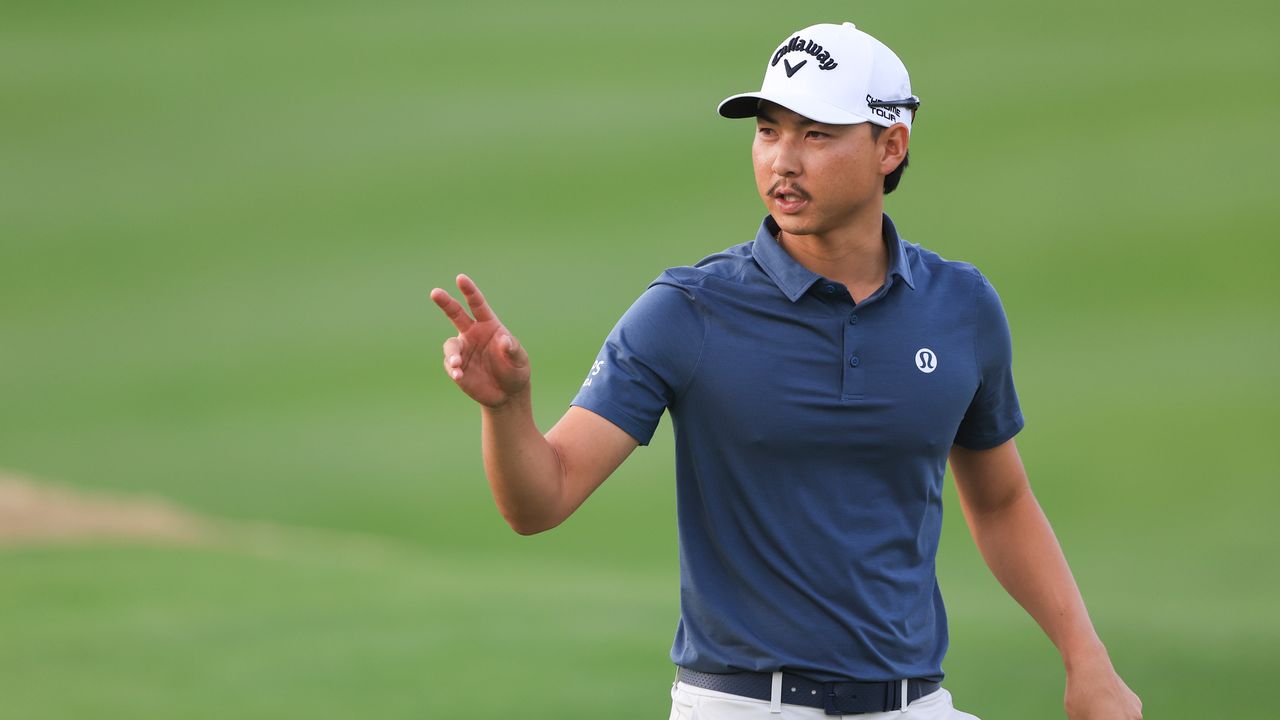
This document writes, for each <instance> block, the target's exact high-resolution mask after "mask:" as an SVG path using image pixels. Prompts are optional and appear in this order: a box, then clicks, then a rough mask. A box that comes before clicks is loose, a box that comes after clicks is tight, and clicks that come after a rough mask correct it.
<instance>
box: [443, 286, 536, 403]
mask: <svg viewBox="0 0 1280 720" xmlns="http://www.w3.org/2000/svg"><path fill="white" fill-rule="evenodd" d="M458 289H459V290H461V291H462V296H463V297H464V298H465V299H466V301H467V306H468V307H470V308H471V315H468V314H467V311H466V310H465V309H463V307H462V305H461V303H459V302H458V301H457V300H454V299H453V297H451V296H450V295H449V293H447V292H445V291H444V290H441V289H440V288H435V289H433V290H432V291H431V300H432V301H433V302H435V304H436V305H439V306H440V309H441V310H443V311H444V314H445V315H447V316H448V317H449V320H450V321H451V322H452V323H453V326H454V327H455V328H457V329H458V334H457V335H456V336H454V337H451V338H449V339H448V340H445V342H444V370H445V373H446V374H447V375H448V376H449V377H450V378H452V379H453V382H454V383H455V384H457V386H458V387H460V388H462V391H463V392H465V393H466V394H467V395H469V396H470V397H471V399H472V400H475V401H476V402H478V403H480V404H481V405H484V406H486V407H491V408H499V407H502V406H504V405H506V404H507V403H509V402H511V400H512V399H514V398H516V397H517V396H520V395H522V394H527V393H528V391H529V355H528V354H527V353H526V352H525V351H524V348H523V347H521V346H520V343H519V341H517V340H516V338H515V336H514V335H512V334H511V333H510V332H509V331H508V330H507V329H506V328H505V327H504V326H503V325H502V322H501V321H500V320H498V316H497V315H494V313H493V309H492V308H490V307H489V304H488V303H486V302H485V299H484V295H482V294H481V293H480V288H478V287H476V284H475V283H474V282H472V280H471V278H469V277H467V276H466V275H459V276H458ZM472 315H474V316H475V317H474V318H473V317H472Z"/></svg>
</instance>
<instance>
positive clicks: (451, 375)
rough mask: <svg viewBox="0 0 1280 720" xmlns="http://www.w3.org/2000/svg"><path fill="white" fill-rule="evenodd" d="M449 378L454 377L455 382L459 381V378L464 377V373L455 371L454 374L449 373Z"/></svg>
mask: <svg viewBox="0 0 1280 720" xmlns="http://www.w3.org/2000/svg"><path fill="white" fill-rule="evenodd" d="M449 376H450V377H452V378H453V379H454V380H457V379H458V378H460V377H462V371H461V370H454V371H453V372H451V373H449Z"/></svg>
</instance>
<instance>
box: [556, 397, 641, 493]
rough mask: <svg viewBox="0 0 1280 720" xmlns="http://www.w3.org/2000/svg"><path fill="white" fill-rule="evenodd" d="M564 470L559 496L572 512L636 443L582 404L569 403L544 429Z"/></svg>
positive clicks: (624, 458)
mask: <svg viewBox="0 0 1280 720" xmlns="http://www.w3.org/2000/svg"><path fill="white" fill-rule="evenodd" d="M547 442H549V443H551V447H552V448H554V449H555V451H556V455H557V456H559V458H560V467H561V469H562V470H563V472H564V487H563V493H562V494H561V498H562V499H563V501H564V502H565V503H566V504H567V505H568V508H567V510H568V512H569V513H572V512H573V511H574V510H576V509H577V508H578V506H579V505H581V504H582V503H583V502H585V501H586V499H587V497H588V496H590V495H591V493H592V492H595V489H596V488H598V487H600V484H601V483H603V482H604V481H605V478H607V477H609V476H610V475H612V474H613V471H614V470H617V469H618V466H619V465H621V464H622V462H623V461H624V460H626V459H627V458H628V457H629V456H630V455H631V452H632V451H633V450H635V449H636V448H637V447H639V443H637V442H636V439H635V438H633V437H631V436H630V435H629V434H627V433H626V431H624V430H623V429H622V428H620V427H618V426H617V425H614V424H613V423H611V422H609V421H608V420H605V419H604V418H602V417H600V416H599V415H597V414H595V413H593V412H591V411H590V410H587V409H586V408H583V407H578V406H573V407H570V408H569V410H568V412H566V413H565V414H564V417H562V418H560V422H557V423H556V424H555V427H553V428H551V430H549V431H548V432H547Z"/></svg>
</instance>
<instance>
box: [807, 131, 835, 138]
mask: <svg viewBox="0 0 1280 720" xmlns="http://www.w3.org/2000/svg"><path fill="white" fill-rule="evenodd" d="M805 137H811V138H825V137H831V136H830V135H828V134H826V133H824V132H821V131H818V130H810V131H809V132H807V133H805Z"/></svg>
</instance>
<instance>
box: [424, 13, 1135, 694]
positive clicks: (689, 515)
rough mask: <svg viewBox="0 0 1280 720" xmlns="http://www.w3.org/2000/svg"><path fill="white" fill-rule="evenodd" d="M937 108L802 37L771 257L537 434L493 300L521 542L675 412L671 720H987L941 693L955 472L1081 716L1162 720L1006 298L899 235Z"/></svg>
mask: <svg viewBox="0 0 1280 720" xmlns="http://www.w3.org/2000/svg"><path fill="white" fill-rule="evenodd" d="M918 107H919V100H918V99H916V98H915V97H914V96H913V95H912V93H911V84H910V79H909V77H908V74H907V71H906V68H905V67H904V66H903V65H902V62H901V61H900V60H899V59H898V57H897V56H896V55H895V54H894V53H893V52H892V51H890V50H889V48H887V47H885V46H884V45H883V44H881V43H880V42H879V41H878V40H876V39H875V38H873V37H871V36H870V35H867V34H866V33H863V32H862V31H860V30H858V29H857V28H855V27H854V26H853V25H852V24H851V23H845V24H843V25H826V24H824V25H815V26H813V27H809V28H806V29H804V30H801V31H799V32H798V33H795V34H793V35H791V36H789V37H788V38H787V39H786V40H784V41H783V43H782V44H781V45H779V46H777V47H776V48H774V49H773V50H772V51H771V53H770V55H769V58H768V64H767V69H766V72H765V79H764V84H763V87H762V88H761V90H760V92H756V93H746V94H743V95H737V96H734V97H731V98H729V99H727V100H725V101H724V102H723V103H721V105H720V108H719V111H720V114H722V115H724V116H726V117H732V118H745V117H754V118H756V123H757V131H756V136H755V140H754V143H753V146H752V157H753V162H754V165H755V176H756V185H757V188H758V190H759V192H760V195H761V198H762V199H763V200H764V202H765V205H766V206H767V207H768V209H769V213H770V214H769V216H768V217H766V218H765V220H764V222H763V223H762V224H761V226H760V229H759V232H758V233H757V235H756V238H755V240H753V241H751V242H747V243H743V244H741V245H737V246H735V247H731V248H729V249H728V250H726V251H724V252H723V253H719V254H717V255H713V256H711V257H708V258H706V259H704V260H702V261H701V262H700V263H698V264H697V265H696V266H693V267H684V268H673V269H671V270H668V271H666V272H664V273H663V274H662V275H661V276H660V277H659V278H658V279H657V280H656V281H655V282H654V283H653V284H652V285H651V286H650V287H649V289H648V290H646V291H645V293H644V294H643V295H642V296H641V297H640V299H639V300H637V301H636V303H635V305H633V306H632V307H631V309H630V310H628V311H627V313H626V314H625V315H624V316H623V318H622V319H621V320H620V321H619V322H618V324H617V326H616V327H615V328H614V330H613V331H612V333H611V334H610V335H609V337H608V339H607V340H606V341H605V344H604V348H603V349H602V351H601V353H600V355H599V357H598V358H597V360H596V362H595V363H594V364H593V366H592V368H591V371H590V374H589V375H588V377H587V379H586V381H585V382H584V383H583V387H582V389H581V391H580V392H579V394H578V396H577V397H576V398H575V399H574V401H573V404H572V406H571V407H570V408H569V410H568V412H566V413H565V415H564V417H563V418H562V419H561V420H560V421H559V422H558V423H557V424H556V425H555V427H553V428H552V429H551V430H550V431H549V432H547V433H546V435H545V436H544V435H543V434H542V433H540V432H539V431H538V429H537V427H536V426H535V425H534V422H533V417H532V412H531V405H530V389H529V359H528V356H527V355H526V354H525V352H524V350H523V349H522V348H521V346H520V344H519V343H518V342H517V341H516V339H515V337H514V336H513V335H512V334H511V333H510V332H509V331H507V330H506V329H505V328H504V327H503V326H502V324H501V323H500V322H499V320H498V319H497V317H496V316H495V315H494V313H493V311H492V310H491V309H490V308H489V306H488V305H487V304H486V303H485V300H484V297H483V296H482V295H481V293H480V290H479V289H478V288H477V287H476V286H475V284H474V283H473V282H471V280H470V279H468V278H467V277H466V276H459V277H458V287H459V289H460V290H461V291H462V293H463V295H464V296H465V298H466V300H467V304H468V305H469V306H470V308H471V311H472V313H473V315H474V319H473V318H472V317H470V316H468V314H467V313H466V311H465V310H464V309H463V308H462V306H461V305H460V304H459V303H458V302H457V301H455V300H453V299H452V298H451V297H450V296H449V295H448V293H446V292H444V291H443V290H440V289H439V288H437V289H435V290H433V291H432V299H433V300H434V301H435V302H436V303H437V304H438V305H439V306H440V307H441V309H442V310H443V311H444V312H445V314H446V315H448V316H449V318H450V319H451V320H452V321H453V323H454V325H455V326H456V327H457V329H458V333H459V334H458V335H457V336H456V337H453V338H450V339H449V340H448V341H446V342H445V344H444V367H445V370H446V372H447V373H448V374H449V376H450V377H451V378H452V379H453V380H454V382H455V383H457V385H458V386H459V387H460V388H461V389H462V390H463V391H464V392H466V393H467V394H468V395H470V396H471V397H472V398H474V399H475V400H476V401H477V402H479V403H480V405H481V406H482V422H483V445H484V461H485V469H486V472H487V474H488V477H489V483H490V486H491V488H492V490H493V495H494V498H495V500H496V502H497V505H498V508H499V509H500V510H501V512H502V514H503V516H504V517H505V518H506V519H507V521H508V522H509V523H510V524H511V526H512V527H513V528H514V529H515V530H516V531H517V532H519V533H522V534H527V533H535V532H541V531H543V530H546V529H549V528H551V527H554V526H556V525H557V524H559V523H560V522H561V521H563V520H564V519H565V518H566V517H568V516H569V514H571V513H572V512H573V511H574V510H575V509H576V508H577V507H578V506H579V505H580V504H581V503H582V502H583V501H584V500H585V499H586V498H587V496H588V495H590V493H591V492H592V491H593V490H594V489H595V488H596V487H598V486H599V484H600V483H601V482H603V481H604V479H605V478H607V477H608V476H609V475H610V474H611V473H612V472H613V471H614V470H615V469H616V468H617V467H618V466H619V465H620V464H621V463H622V462H623V460H625V459H626V457H627V456H628V455H629V454H630V453H631V452H632V450H634V449H635V447H636V446H637V445H638V444H646V443H647V442H648V441H649V439H650V437H651V436H652V434H653V432H654V429H655V427H656V425H657V423H658V420H659V418H660V416H661V414H662V413H663V412H664V410H665V411H669V412H670V413H671V416H672V420H673V426H674V429H675V435H676V476H677V488H678V501H679V502H678V506H679V529H680V560H681V620H680V624H679V626H678V627H677V630H676V638H675V643H674V646H673V647H672V651H671V655H672V659H673V660H674V661H675V663H676V665H678V666H679V672H678V675H677V683H676V684H675V686H674V687H673V690H672V696H673V705H672V717H673V718H675V717H679V718H687V717H691V716H692V715H693V714H694V713H695V712H696V714H697V717H699V718H701V719H702V720H708V719H714V718H720V717H724V718H729V717H732V718H754V717H760V718H770V717H784V718H812V717H824V716H826V715H856V716H858V717H860V718H890V717H906V718H909V719H916V718H919V719H925V718H929V719H932V718H971V717H972V716H971V715H968V714H965V713H962V712H960V711H958V710H955V709H954V708H953V706H952V701H951V696H950V694H949V693H948V692H947V691H946V690H945V689H943V688H941V687H940V685H939V683H940V681H941V680H942V677H943V674H942V668H941V663H942V659H943V656H944V654H945V652H946V647H947V624H946V615H945V610H944V607H943V604H942V597H941V594H940V592H939V590H938V586H937V579H936V576H935V573H934V561H935V557H936V552H937V545H938V536H939V532H940V527H941V512H942V508H941V491H942V481H943V474H944V470H945V466H946V463H947V461H948V460H950V462H951V466H952V468H953V472H954V476H955V482H956V486H957V489H958V490H959V496H960V500H961V505H962V508H963V510H964V512H965V516H966V519H967V520H968V523H969V527H970V529H971V531H972V533H973V536H974V538H975V540H976V541H977V543H978V546H979V548H980V550H981V551H982V554H983V556H984V558H985V559H986V561H987V563H988V565H989V566H990V567H991V569H992V571H993V572H994V574H995V575H996V577H997V578H998V579H999V580H1000V582H1001V583H1002V584H1003V585H1004V587H1005V588H1006V589H1007V590H1008V592H1009V593H1010V594H1011V595H1012V596H1013V597H1014V598H1015V599H1016V600H1017V601H1018V602H1019V603H1021V604H1022V605H1023V607H1025V608H1026V609H1027V611H1028V612H1029V613H1030V614H1031V615H1032V616H1033V617H1034V618H1035V619H1036V621H1037V622H1039V624H1040V625H1041V627H1042V628H1043V629H1044V631H1045V632H1046V634H1047V635H1048V636H1049V638H1050V639H1051V640H1052V641H1053V642H1054V644H1055V645H1056V646H1057V647H1058V649H1059V650H1060V651H1061V653H1062V657H1063V661H1064V663H1065V666H1066V674H1067V690H1066V695H1065V704H1066V710H1067V713H1068V715H1069V716H1070V717H1071V718H1073V720H1083V719H1085V718H1089V719H1101V718H1115V719H1120V718H1123V719H1125V720H1128V719H1130V718H1138V717H1140V714H1141V703H1140V702H1139V700H1138V698H1137V696H1136V695H1134V694H1133V693H1132V692H1131V691H1130V690H1129V689H1128V687H1127V686H1125V684H1124V682H1123V681H1122V680H1121V679H1120V678H1119V676H1118V675H1117V674H1116V672H1115V670H1114V669H1113V667H1112V665H1111V662H1110V660H1109V659H1108V655H1107V652H1106V650H1105V648H1104V647H1103V645H1102V643H1101V642H1100V640H1099V639H1098V637H1097V635H1096V634H1095V633H1094V630H1093V627H1092V624H1091V623H1090V621H1089V618H1088V614H1087V613H1086V611H1085V607H1084V603H1083V601H1082V600H1081V598H1080V594H1079V591H1078V590H1077V588H1076V585H1075V582H1074V580H1073V579H1072V577H1071V573H1070V570H1069V569H1068V567H1067V564H1066V561H1065V560H1064V558H1063V556H1062V553H1061V550H1060V548H1059V546H1058V543H1057V541H1056V539H1055V538H1054V536H1053V532H1052V530H1051V529H1050V527H1049V524H1048V522H1047V521H1046V519H1045V517H1044V515H1043V513H1042V512H1041V510H1040V508H1039V505H1038V504H1037V503H1036V500H1035V498H1034V496H1033V495H1032V493H1031V490H1030V487H1029V485H1028V482H1027V478H1026V473H1025V472H1024V470H1023V466H1022V463H1021V461H1020V459H1019V457H1018V453H1017V450H1016V448H1015V446H1014V441H1013V436H1014V435H1015V434H1016V433H1017V432H1018V431H1019V430H1020V429H1021V428H1022V424H1023V421H1022V414H1021V411H1020V409H1019V406H1018V399H1017V394H1016V392H1015V390H1014V386H1013V378H1012V373H1011V370H1010V366H1011V342H1010V336H1009V331H1008V326H1007V322H1006V320H1005V316H1004V311H1003V309H1002V307H1001V304H1000V300H999V298H998V296H997V295H996V293H995V291H994V290H993V289H992V287H991V285H990V284H988V283H987V281H986V279H985V278H984V277H983V276H982V275H981V274H980V273H979V272H978V271H977V270H975V269H974V268H973V267H972V266H970V265H967V264H964V263H955V262H949V261H947V260H944V259H942V258H941V257H939V256H938V255H936V254H934V253H932V252H929V251H928V250H925V249H923V248H921V247H919V246H917V245H914V244H910V243H907V242H905V241H904V240H902V239H901V238H900V237H899V236H898V233H897V230H896V229H895V227H894V225H893V223H892V222H891V221H890V220H889V218H888V217H887V216H886V215H884V214H883V206H884V194H885V193H886V192H889V191H892V190H893V189H894V187H895V186H896V185H897V183H898V181H899V179H900V177H901V173H902V169H903V166H905V165H906V163H907V147H908V144H909V140H910V134H911V125H912V122H913V120H914V115H915V110H916V108H918Z"/></svg>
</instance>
